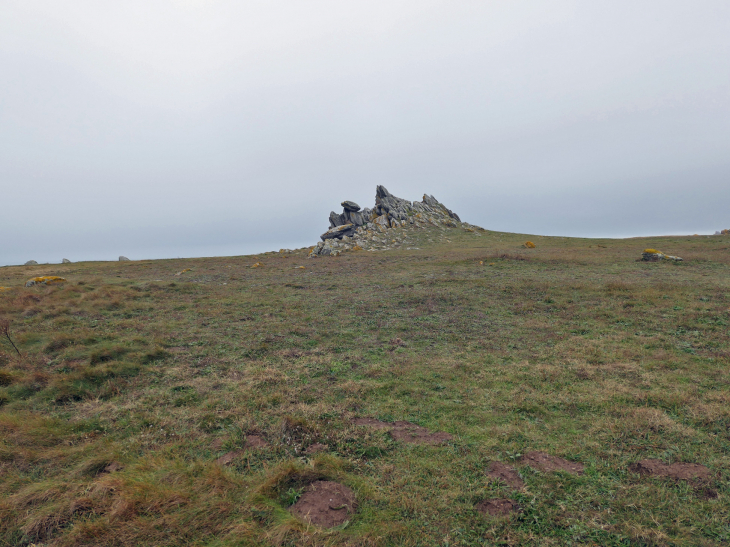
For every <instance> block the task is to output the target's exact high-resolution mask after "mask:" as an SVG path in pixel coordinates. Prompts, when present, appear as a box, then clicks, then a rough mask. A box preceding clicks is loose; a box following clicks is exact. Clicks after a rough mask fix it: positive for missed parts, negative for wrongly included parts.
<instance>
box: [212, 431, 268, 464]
mask: <svg viewBox="0 0 730 547" xmlns="http://www.w3.org/2000/svg"><path fill="white" fill-rule="evenodd" d="M214 444H215V442H214ZM267 446H269V443H267V442H266V441H265V440H264V439H263V438H262V437H259V436H258V435H248V436H247V437H246V444H245V445H244V447H243V448H240V449H238V450H233V451H232V452H227V453H226V454H223V455H222V456H221V457H220V458H217V459H216V460H215V463H217V464H218V465H230V464H231V463H233V461H234V460H237V459H238V458H240V457H241V456H243V455H244V453H245V452H246V451H247V450H253V449H257V448H266V447H267Z"/></svg>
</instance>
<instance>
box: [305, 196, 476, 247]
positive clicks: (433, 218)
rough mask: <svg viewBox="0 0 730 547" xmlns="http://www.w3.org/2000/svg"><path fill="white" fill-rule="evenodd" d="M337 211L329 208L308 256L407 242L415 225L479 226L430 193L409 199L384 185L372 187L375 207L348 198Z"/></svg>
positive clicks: (467, 228)
mask: <svg viewBox="0 0 730 547" xmlns="http://www.w3.org/2000/svg"><path fill="white" fill-rule="evenodd" d="M342 207H343V211H342V213H341V214H338V213H335V212H334V211H332V212H331V213H330V217H329V221H330V228H329V230H327V231H326V232H325V233H323V234H322V235H321V236H320V238H321V239H322V241H320V242H319V243H317V245H315V246H314V247H312V248H311V250H310V251H309V258H315V257H318V256H337V255H339V254H340V253H341V252H344V251H361V250H373V251H374V250H387V249H389V248H392V247H393V246H398V245H401V244H404V243H407V242H408V235H409V232H412V230H415V229H419V228H427V227H441V228H459V227H461V228H464V229H465V230H467V231H469V232H475V233H476V232H477V231H483V229H482V228H479V227H477V226H472V225H471V224H467V223H465V222H461V219H460V218H459V215H457V214H456V213H454V212H453V211H451V210H450V209H447V208H446V207H445V206H444V205H442V204H441V203H439V202H438V200H437V199H436V198H435V197H433V196H427V195H424V196H423V201H414V202H410V201H408V200H405V199H401V198H399V197H396V196H394V195H393V194H391V193H390V192H388V190H387V189H386V188H385V186H378V187H377V188H376V190H375V207H373V208H372V209H369V208H367V207H366V208H365V209H361V208H360V206H359V205H358V204H357V203H355V202H352V201H343V202H342Z"/></svg>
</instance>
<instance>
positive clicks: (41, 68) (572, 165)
mask: <svg viewBox="0 0 730 547" xmlns="http://www.w3.org/2000/svg"><path fill="white" fill-rule="evenodd" d="M729 149H730V2H728V1H727V0H692V1H689V0H684V1H676V0H655V1H641V0H631V1H624V0H608V1H603V0H581V1H572V0H551V1H545V0H541V1H523V0H510V1H507V0H500V1H488V0H481V1H459V0H448V1H429V0H418V1H416V0H413V1H411V0H408V1H398V0H388V1H379V0H368V1H367V2H365V1H359V0H349V1H346V2H345V1H342V0H337V1H322V0H313V1H303V0H296V1H277V0H260V1H258V0H256V1H240V0H239V1H235V2H233V1H231V2H229V1H215V0H176V1H173V0H167V1H164V0H143V1H137V0H126V1H125V2H99V1H97V0H88V1H82V0H69V1H65V2H58V1H57V0H48V1H44V0H2V2H1V3H0V199H2V210H1V211H0V215H1V216H0V233H2V238H1V239H0V265H2V264H17V263H22V262H25V261H26V260H29V259H35V260H38V261H39V262H46V261H50V262H54V261H60V260H61V258H63V257H66V258H69V259H71V260H74V261H75V260H84V259H104V260H106V259H116V257H117V256H119V255H120V254H123V255H126V256H129V257H130V258H132V259H137V258H164V257H178V256H181V257H185V256H214V255H234V254H246V253H252V252H260V251H265V250H272V249H279V248H281V247H300V246H304V245H307V244H313V243H314V242H316V241H317V240H318V236H319V234H320V233H322V232H323V231H324V230H325V229H326V228H327V227H328V222H327V216H328V213H329V212H330V210H333V209H336V210H338V211H339V210H340V207H339V203H340V202H341V201H342V200H344V199H351V200H354V201H356V202H358V203H359V204H360V205H362V206H372V203H373V201H374V194H375V185H376V184H384V185H386V186H387V187H388V189H389V190H390V191H391V192H393V193H394V194H396V195H397V196H399V197H403V198H406V199H411V200H415V199H420V197H421V195H422V194H423V193H424V192H427V193H429V194H434V195H435V196H436V197H437V198H438V199H439V200H441V201H442V202H443V203H445V204H446V205H447V206H448V207H450V208H451V209H453V210H454V211H456V212H457V213H459V215H460V216H461V217H462V219H463V220H465V221H468V222H472V223H474V224H478V225H481V226H484V227H485V228H488V229H494V230H504V231H513V232H525V233H536V234H546V235H576V236H590V237H594V236H595V237H597V236H609V237H624V236H632V235H649V234H667V233H713V232H714V231H715V230H719V229H722V228H730V207H729V205H730V153H729Z"/></svg>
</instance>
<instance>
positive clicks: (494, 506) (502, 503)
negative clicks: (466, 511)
mask: <svg viewBox="0 0 730 547" xmlns="http://www.w3.org/2000/svg"><path fill="white" fill-rule="evenodd" d="M476 508H477V511H479V512H480V513H482V514H484V515H490V516H493V517H503V516H505V515H509V514H510V513H517V512H519V510H520V506H519V505H517V504H516V503H515V502H514V501H512V500H508V499H505V498H497V499H491V500H484V501H480V502H479V503H477V506H476Z"/></svg>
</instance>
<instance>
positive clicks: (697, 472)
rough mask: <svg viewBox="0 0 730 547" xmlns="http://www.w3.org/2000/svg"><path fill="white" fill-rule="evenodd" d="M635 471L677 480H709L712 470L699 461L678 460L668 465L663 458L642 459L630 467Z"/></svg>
mask: <svg viewBox="0 0 730 547" xmlns="http://www.w3.org/2000/svg"><path fill="white" fill-rule="evenodd" d="M629 469H630V470H631V471H633V472H634V473H639V474H640V475H651V476H654V477H669V478H670V479H674V480H677V481H695V482H708V481H709V480H710V478H711V472H710V470H709V469H708V468H707V467H705V466H704V465H700V464H698V463H685V462H677V463H673V464H671V465H667V464H666V463H664V462H663V461H661V460H652V459H649V460H641V461H640V462H636V463H635V464H633V465H631V466H630V467H629Z"/></svg>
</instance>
